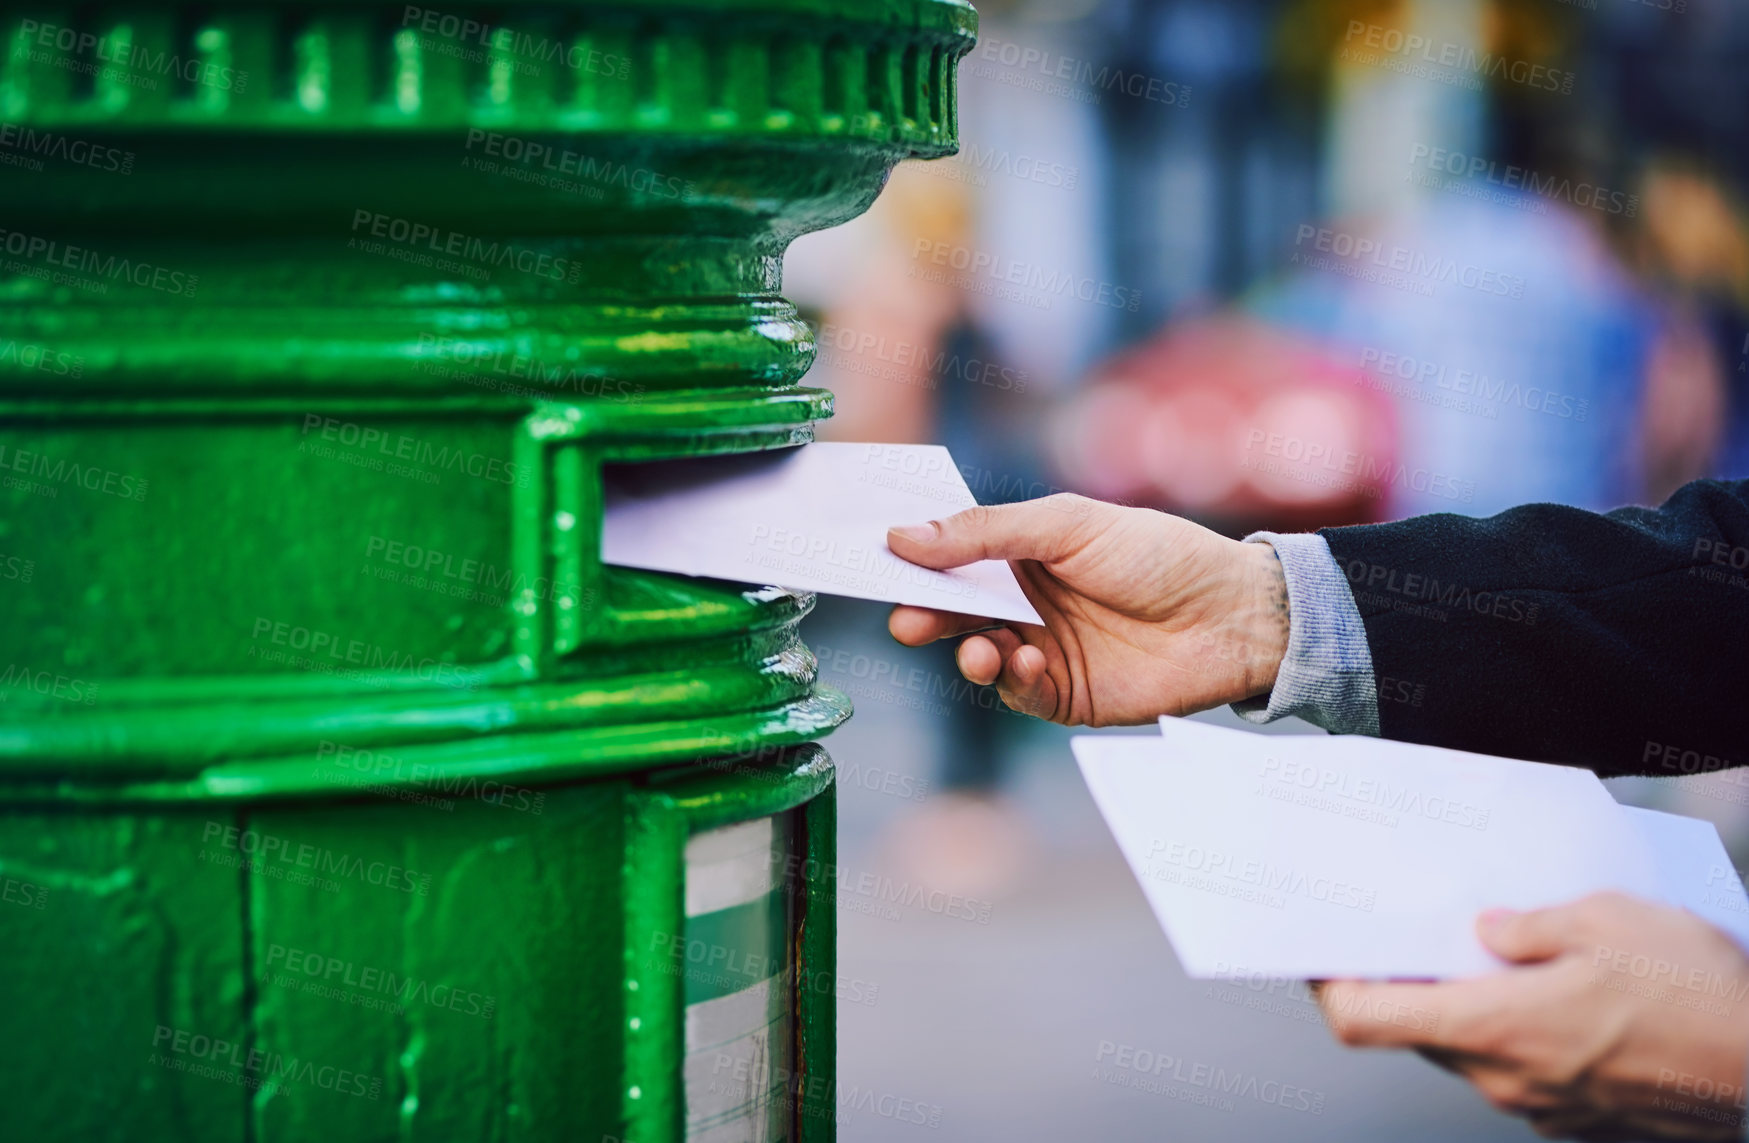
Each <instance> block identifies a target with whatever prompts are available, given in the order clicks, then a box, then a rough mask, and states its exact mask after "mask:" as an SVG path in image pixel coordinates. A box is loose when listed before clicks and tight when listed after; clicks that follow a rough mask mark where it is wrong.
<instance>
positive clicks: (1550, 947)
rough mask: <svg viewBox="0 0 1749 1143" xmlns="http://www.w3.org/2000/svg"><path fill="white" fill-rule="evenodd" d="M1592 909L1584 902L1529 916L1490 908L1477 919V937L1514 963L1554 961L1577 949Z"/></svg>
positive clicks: (1537, 912)
mask: <svg viewBox="0 0 1749 1143" xmlns="http://www.w3.org/2000/svg"><path fill="white" fill-rule="evenodd" d="M1589 909H1590V906H1588V905H1587V904H1586V903H1585V902H1583V901H1581V902H1576V903H1574V904H1571V905H1561V906H1559V907H1557V908H1553V909H1535V910H1532V911H1531V912H1528V913H1515V912H1513V911H1512V910H1510V909H1490V910H1488V911H1487V912H1486V913H1483V914H1482V915H1481V916H1480V917H1477V918H1476V934H1477V935H1478V936H1479V937H1481V939H1482V944H1484V945H1486V946H1487V947H1488V949H1489V950H1490V951H1492V952H1493V953H1494V955H1496V956H1498V957H1500V958H1501V959H1503V960H1506V961H1509V962H1511V963H1512V964H1529V963H1533V962H1535V961H1544V960H1550V959H1552V958H1554V957H1557V956H1560V955H1561V954H1562V953H1563V952H1565V951H1567V950H1568V949H1569V948H1572V947H1575V942H1576V941H1577V940H1578V934H1579V932H1580V930H1581V929H1582V928H1583V923H1584V918H1585V917H1586V916H1588V915H1589ZM1582 910H1584V911H1583V912H1582Z"/></svg>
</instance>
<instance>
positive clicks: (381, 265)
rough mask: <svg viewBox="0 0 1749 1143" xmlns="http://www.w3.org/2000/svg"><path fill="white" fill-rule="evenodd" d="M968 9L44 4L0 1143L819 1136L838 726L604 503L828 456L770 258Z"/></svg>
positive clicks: (786, 2) (824, 399)
mask: <svg viewBox="0 0 1749 1143" xmlns="http://www.w3.org/2000/svg"><path fill="white" fill-rule="evenodd" d="M974 28H975V16H974V13H973V12H972V10H971V8H970V7H969V6H968V5H967V4H965V3H963V2H961V0H611V2H602V3H588V2H580V0H573V2H570V3H552V4H527V3H509V4H497V5H469V6H460V7H425V6H422V5H421V4H403V3H380V4H373V3H362V2H356V0H355V2H351V3H345V4H324V3H318V2H314V0H277V2H268V3H234V2H224V3H217V4H212V3H209V4H199V5H197V4H183V5H178V4H167V3H162V2H159V3H128V2H127V0H117V2H115V3H105V4H98V5H72V4H67V3H53V2H48V3H30V4H24V5H14V6H10V7H9V8H8V10H7V11H6V12H5V14H4V15H3V16H0V616H3V619H0V966H3V973H0V1012H3V1013H4V1021H3V1023H4V1032H3V1034H0V1137H3V1138H6V1139H16V1140H21V1141H24V1140H28V1141H31V1143H37V1141H44V1140H98V1139H115V1140H128V1141H156V1140H188V1141H206V1140H214V1141H218V1140H223V1141H237V1140H252V1141H253V1140H259V1141H262V1143H268V1141H274V1140H298V1141H307V1140H322V1141H324V1143H343V1141H352V1140H360V1141H362V1140H373V1141H374V1140H397V1141H416V1140H433V1141H438V1140H441V1141H462V1140H466V1141H468V1143H479V1141H488V1140H489V1141H493V1143H498V1141H504V1143H510V1141H518V1140H529V1141H534V1140H542V1141H545V1140H560V1139H564V1140H584V1141H588V1143H606V1141H609V1140H615V1139H623V1140H631V1141H635V1143H665V1141H675V1140H680V1139H699V1140H711V1141H722V1143H728V1141H733V1140H782V1139H792V1140H797V1139H811V1140H819V1139H828V1138H830V1137H831V1136H832V1134H833V1122H834V1111H835V1108H834V1102H835V1101H834V1096H833V1084H832V1077H833V1050H834V1044H833V1003H834V992H835V983H834V973H833V969H834V961H833V958H834V933H833V886H832V878H831V871H830V866H831V861H832V855H833V816H832V815H833V810H832V800H831V799H832V770H831V765H830V763H829V761H828V760H827V759H826V757H825V755H824V753H823V752H822V751H821V750H820V749H819V748H818V747H817V746H814V745H811V744H810V743H811V740H812V739H815V738H817V737H819V736H820V735H822V734H824V733H825V732H827V731H828V730H830V729H831V728H832V727H833V726H834V725H836V724H837V723H838V722H840V721H841V720H842V719H844V718H845V717H846V716H847V715H848V714H849V705H848V703H847V701H846V700H845V699H844V698H843V697H842V696H840V695H838V694H836V693H834V692H832V691H830V690H829V689H826V688H823V687H820V686H817V685H816V683H815V670H814V663H813V659H812V657H811V656H810V654H809V653H808V651H807V650H806V648H805V647H803V646H802V644H801V643H800V642H799V641H798V639H797V624H798V623H799V621H800V620H801V618H802V617H803V615H804V614H805V613H806V612H807V610H808V608H809V605H810V600H809V599H808V598H807V597H804V596H798V595H795V594H790V593H787V592H782V591H777V590H764V591H744V590H740V589H738V588H737V587H735V586H733V585H726V584H724V585H712V584H707V583H701V582H689V581H682V580H677V579H673V578H669V577H664V576H659V575H651V574H643V573H636V572H631V571H626V570H622V569H616V568H605V567H603V566H601V563H600V560H599V557H598V546H599V527H600V518H601V502H602V470H603V466H604V465H609V464H615V463H628V462H637V461H642V460H651V459H659V458H667V457H678V456H688V455H698V454H708V453H727V452H740V451H746V450H754V449H765V448H773V447H779V446H785V445H791V444H797V443H801V442H805V441H807V440H809V439H810V436H811V431H812V430H811V426H812V424H813V423H814V422H815V421H816V420H818V419H819V418H821V417H824V416H826V415H828V414H829V412H830V408H831V402H830V397H829V396H828V395H827V394H825V393H823V392H820V391H818V390H814V389H809V388H805V387H802V386H800V385H799V384H798V382H799V380H800V378H801V377H802V374H803V373H804V372H805V371H806V369H807V367H808V364H809V362H810V360H811V359H812V355H813V351H814V345H813V339H812V335H811V333H810V331H809V329H808V327H807V326H806V325H805V324H804V323H803V322H802V321H801V320H800V319H799V317H798V316H797V314H796V311H795V309H794V308H793V307H792V306H791V305H790V304H789V303H788V302H786V301H784V299H783V298H782V297H781V296H780V295H779V287H780V282H779V277H780V268H781V259H782V255H783V251H784V249H785V247H786V246H787V244H788V243H789V242H790V241H791V240H792V239H793V238H795V237H796V236H797V235H799V234H801V233H804V232H806V231H809V230H813V229H817V228H820V227H825V226H830V225H833V224H835V223H838V222H841V221H843V220H845V219H848V218H850V217H852V216H854V215H856V214H857V213H859V212H860V211H862V210H863V209H865V208H866V207H867V206H868V204H869V202H870V201H871V200H872V199H873V197H874V196H875V194H876V193H877V192H878V191H879V189H880V187H881V185H882V182H883V180H884V178H885V176H886V174H887V172H888V171H889V170H890V169H891V167H892V166H893V164H894V163H895V162H897V161H898V160H900V159H902V158H905V157H907V156H936V155H942V154H945V153H948V152H950V151H952V150H953V149H954V146H955V135H956V122H955V113H954V94H955V66H956V63H957V61H958V59H959V57H960V56H961V55H963V54H964V52H965V51H966V50H967V49H968V48H969V47H970V46H971V43H972V38H973V34H974Z"/></svg>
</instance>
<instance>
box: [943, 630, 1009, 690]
mask: <svg viewBox="0 0 1749 1143" xmlns="http://www.w3.org/2000/svg"><path fill="white" fill-rule="evenodd" d="M1019 647H1020V636H1018V635H1016V634H1015V633H1014V632H1012V631H1010V630H1008V629H1007V628H1000V629H998V630H995V631H986V632H984V633H983V634H981V635H973V636H972V637H971V638H969V639H967V640H966V641H965V642H964V643H961V644H960V649H959V650H958V651H957V652H955V654H954V662H955V663H956V664H958V666H959V669H960V674H962V675H964V676H965V677H966V678H968V679H970V680H971V681H972V682H974V683H977V684H978V685H979V686H981V687H987V686H992V685H994V683H995V682H996V680H997V679H999V678H1000V677H1001V676H1002V671H1003V668H1004V667H1005V665H1006V664H1007V662H1008V657H1009V656H1010V655H1012V654H1014V652H1015V651H1016V650H1017V649H1018V648H1019Z"/></svg>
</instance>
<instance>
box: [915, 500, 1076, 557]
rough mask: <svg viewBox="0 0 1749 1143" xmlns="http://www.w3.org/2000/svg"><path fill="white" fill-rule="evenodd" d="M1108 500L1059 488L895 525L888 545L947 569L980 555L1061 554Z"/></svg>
mask: <svg viewBox="0 0 1749 1143" xmlns="http://www.w3.org/2000/svg"><path fill="white" fill-rule="evenodd" d="M1109 507H1110V505H1106V504H1101V503H1100V502H1099V501H1097V500H1089V499H1087V498H1086V497H1084V496H1073V495H1069V494H1066V493H1065V494H1059V495H1056V496H1046V497H1043V498H1042V499H1038V500H1026V501H1023V502H1021V503H1019V504H993V505H987V506H980V507H977V508H967V509H966V510H965V511H964V512H961V513H958V514H957V515H953V516H949V517H947V518H946V519H945V520H931V521H930V522H929V523H927V524H914V525H910V526H908V527H903V528H893V529H890V530H889V531H888V532H887V547H889V548H891V549H892V551H893V554H894V555H896V556H898V557H899V558H900V559H902V560H909V561H910V562H911V563H914V564H921V565H922V566H924V567H926V568H935V569H937V570H939V571H945V570H946V569H948V568H957V567H963V566H965V565H966V564H973V563H977V562H978V561H979V560H1042V561H1046V562H1049V561H1051V560H1060V559H1063V558H1064V557H1066V556H1067V555H1069V553H1070V552H1072V551H1073V550H1074V549H1075V547H1076V546H1077V544H1079V543H1080V541H1081V537H1082V536H1083V535H1084V534H1085V533H1084V531H1083V529H1084V528H1085V527H1086V525H1087V521H1088V520H1089V519H1090V518H1091V517H1092V516H1093V514H1094V513H1095V512H1097V511H1099V510H1100V509H1104V508H1109Z"/></svg>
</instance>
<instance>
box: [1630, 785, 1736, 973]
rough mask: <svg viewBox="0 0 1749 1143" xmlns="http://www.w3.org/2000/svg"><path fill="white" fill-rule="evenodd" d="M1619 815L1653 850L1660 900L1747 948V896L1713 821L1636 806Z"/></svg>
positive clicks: (1648, 847)
mask: <svg viewBox="0 0 1749 1143" xmlns="http://www.w3.org/2000/svg"><path fill="white" fill-rule="evenodd" d="M1621 812H1622V814H1623V815H1624V816H1625V817H1626V818H1627V819H1628V821H1629V822H1630V823H1631V824H1632V825H1633V827H1634V828H1635V829H1636V830H1638V831H1639V834H1640V840H1641V841H1643V842H1644V843H1645V844H1646V848H1647V849H1649V850H1651V852H1652V861H1653V868H1654V870H1655V871H1656V873H1657V875H1658V880H1659V883H1660V884H1661V885H1662V886H1663V890H1664V892H1663V896H1664V900H1665V901H1667V902H1669V903H1670V904H1672V905H1680V906H1681V907H1682V908H1684V909H1687V910H1688V911H1689V912H1691V913H1693V914H1694V915H1695V916H1697V917H1699V918H1700V919H1701V920H1703V921H1706V922H1707V923H1708V924H1710V925H1713V926H1715V927H1717V928H1721V929H1723V930H1725V932H1727V933H1729V934H1731V939H1732V940H1734V941H1736V942H1737V943H1738V944H1739V945H1741V946H1742V947H1743V948H1744V949H1746V950H1749V895H1745V894H1744V892H1743V880H1742V877H1741V876H1740V875H1739V874H1738V872H1737V870H1736V869H1735V868H1733V867H1732V865H1731V858H1730V856H1729V855H1728V854H1726V853H1725V844H1724V842H1722V841H1720V840H1719V831H1718V830H1717V829H1715V828H1713V823H1712V822H1707V821H1701V820H1700V819H1699V818H1685V817H1683V816H1682V815H1681V814H1667V813H1664V812H1663V811H1661V810H1648V809H1643V808H1641V807H1639V806H1623V807H1622V808H1621Z"/></svg>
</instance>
